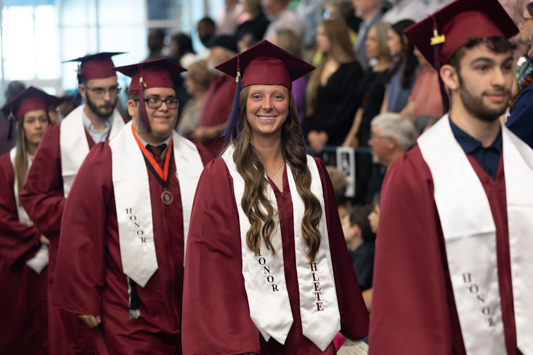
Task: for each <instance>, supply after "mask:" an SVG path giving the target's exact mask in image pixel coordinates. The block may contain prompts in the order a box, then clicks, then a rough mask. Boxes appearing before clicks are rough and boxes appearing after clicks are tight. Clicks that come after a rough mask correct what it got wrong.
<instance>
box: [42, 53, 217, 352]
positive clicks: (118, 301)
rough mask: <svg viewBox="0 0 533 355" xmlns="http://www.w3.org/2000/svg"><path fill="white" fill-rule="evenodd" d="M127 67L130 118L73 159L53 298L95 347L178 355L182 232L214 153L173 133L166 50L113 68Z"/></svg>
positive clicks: (174, 70) (174, 111)
mask: <svg viewBox="0 0 533 355" xmlns="http://www.w3.org/2000/svg"><path fill="white" fill-rule="evenodd" d="M115 69H116V70H117V71H120V72H121V73H123V74H125V75H128V76H131V77H132V82H131V85H130V89H129V95H130V96H129V101H128V111H129V113H130V114H131V115H132V116H133V122H130V123H128V124H127V125H126V126H125V127H124V129H123V130H122V131H121V132H120V133H119V135H118V136H117V137H116V138H114V139H113V140H111V141H110V142H105V143H103V144H98V145H97V146H96V147H95V148H94V149H93V150H92V151H91V152H90V153H89V155H88V156H87V158H86V159H85V162H84V163H83V165H82V166H81V168H80V173H79V174H78V177H77V178H76V181H75V183H74V185H73V186H72V190H71V192H70V194H69V197H68V199H67V203H66V206H65V214H64V216H63V224H62V230H61V240H60V246H59V255H58V260H57V277H56V281H55V284H54V291H53V300H52V303H53V304H54V306H57V307H60V308H62V309H64V310H67V311H70V312H73V313H76V314H78V316H79V317H80V318H81V319H83V321H84V322H85V323H87V324H88V325H89V326H90V327H91V328H93V331H94V335H95V345H96V349H97V352H98V353H99V354H133V353H143V354H148V353H157V354H169V355H173V354H181V330H180V329H181V324H180V320H181V298H182V288H183V265H184V252H185V239H186V236H187V233H188V229H189V219H190V214H191V209H192V202H193V197H194V194H195V191H196V185H197V183H198V179H199V177H200V174H201V173H202V171H203V167H204V164H206V163H207V162H208V161H209V160H210V159H211V156H210V154H209V152H208V151H207V149H206V148H204V147H203V146H202V145H201V144H194V143H192V142H190V141H188V140H186V139H185V138H182V137H181V136H179V135H178V134H177V133H176V132H175V131H174V130H173V129H174V127H175V125H176V122H177V120H178V106H179V101H178V100H177V99H176V94H175V89H174V85H173V83H172V79H171V75H173V74H179V73H180V72H182V71H184V69H183V68H181V67H180V66H179V65H178V64H175V63H173V62H171V61H169V60H168V59H158V60H153V61H147V62H143V63H139V64H134V65H129V66H125V67H118V68H115Z"/></svg>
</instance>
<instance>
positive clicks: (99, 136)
mask: <svg viewBox="0 0 533 355" xmlns="http://www.w3.org/2000/svg"><path fill="white" fill-rule="evenodd" d="M113 114H114V112H113V113H112V114H111V116H109V117H108V118H107V121H106V123H105V125H106V127H105V130H104V131H103V132H102V133H100V132H98V130H97V129H96V128H94V125H93V123H92V122H91V120H90V119H89V117H87V115H86V114H85V112H83V111H82V113H81V115H82V118H83V126H84V127H85V129H86V130H87V132H89V135H90V136H91V138H92V139H93V141H94V143H100V142H105V141H106V140H107V136H108V135H109V131H111V125H112V124H113Z"/></svg>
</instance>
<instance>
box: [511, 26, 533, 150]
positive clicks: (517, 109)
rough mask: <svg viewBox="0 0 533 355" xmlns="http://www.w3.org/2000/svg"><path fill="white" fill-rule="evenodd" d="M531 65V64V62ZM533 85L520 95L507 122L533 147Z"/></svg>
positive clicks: (532, 49) (530, 51)
mask: <svg viewBox="0 0 533 355" xmlns="http://www.w3.org/2000/svg"><path fill="white" fill-rule="evenodd" d="M529 41H530V42H531V41H533V30H532V31H531V33H530V35H529ZM528 55H529V57H532V56H533V47H531V46H530V48H529V53H528ZM530 65H531V64H530ZM532 116H533V85H530V86H528V87H526V88H525V89H524V90H523V91H522V92H521V93H520V96H518V99H517V100H516V102H515V104H514V106H513V109H512V110H511V115H510V116H509V119H508V120H507V122H506V125H507V127H508V128H509V129H510V130H511V131H513V133H514V134H516V135H517V136H518V137H520V138H521V139H522V140H523V141H524V142H526V143H527V144H528V145H529V146H530V147H533V120H532V119H531V117H532Z"/></svg>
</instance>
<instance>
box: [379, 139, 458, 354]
mask: <svg viewBox="0 0 533 355" xmlns="http://www.w3.org/2000/svg"><path fill="white" fill-rule="evenodd" d="M433 189H434V187H433V181H432V178H431V173H430V171H429V168H428V166H427V165H426V163H425V162H424V161H423V158H422V154H421V153H420V149H419V148H418V147H415V148H413V149H412V150H411V151H410V152H409V153H407V154H406V155H404V156H401V157H400V158H398V159H396V160H395V161H394V163H393V164H392V165H391V166H390V168H389V171H388V172H387V175H386V177H385V181H384V184H383V190H382V195H381V204H380V216H379V226H378V233H377V239H376V259H375V269H374V285H373V300H372V323H371V326H370V337H369V339H370V344H369V350H370V352H369V354H370V355H389V354H411V355H427V354H432V355H449V354H452V353H455V352H454V351H452V343H453V342H452V334H451V332H452V331H451V329H452V320H451V319H452V315H451V314H452V313H453V312H452V311H451V309H452V308H451V307H450V305H448V302H450V300H449V298H448V297H447V286H446V285H447V284H448V283H449V277H446V272H445V267H446V268H447V266H444V265H447V264H446V263H445V261H444V262H443V257H444V258H445V255H443V253H442V252H441V250H444V249H442V248H443V247H444V246H443V245H442V244H441V243H443V238H442V231H441V227H440V222H439V219H438V215H437V210H436V206H435V201H434V198H433ZM450 287H451V286H450Z"/></svg>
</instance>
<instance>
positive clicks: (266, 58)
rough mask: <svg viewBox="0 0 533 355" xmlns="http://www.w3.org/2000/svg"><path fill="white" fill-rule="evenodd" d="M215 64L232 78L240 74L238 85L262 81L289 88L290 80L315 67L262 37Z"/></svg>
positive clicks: (290, 86)
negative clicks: (241, 50) (240, 81)
mask: <svg viewBox="0 0 533 355" xmlns="http://www.w3.org/2000/svg"><path fill="white" fill-rule="evenodd" d="M216 68H217V69H218V70H220V71H221V72H223V73H225V74H227V75H229V76H231V77H234V78H237V76H242V84H241V88H243V87H246V86H249V85H254V84H263V85H283V86H285V87H287V88H289V89H291V88H292V82H293V81H294V80H296V79H298V78H300V77H302V76H304V75H306V74H308V73H309V72H311V71H313V70H314V69H315V67H314V66H312V65H311V64H309V63H307V62H305V61H303V60H301V59H300V58H298V57H296V56H293V55H292V54H290V53H289V52H286V51H284V50H283V49H281V48H279V47H278V46H276V45H274V44H272V43H270V42H269V41H267V40H262V41H261V42H259V43H257V44H256V45H255V46H253V47H250V48H249V49H248V50H246V51H244V52H242V53H240V54H237V55H236V56H235V57H233V58H231V59H229V60H227V61H225V62H224V63H222V64H220V65H218V66H217V67H216ZM238 73H239V74H238Z"/></svg>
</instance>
